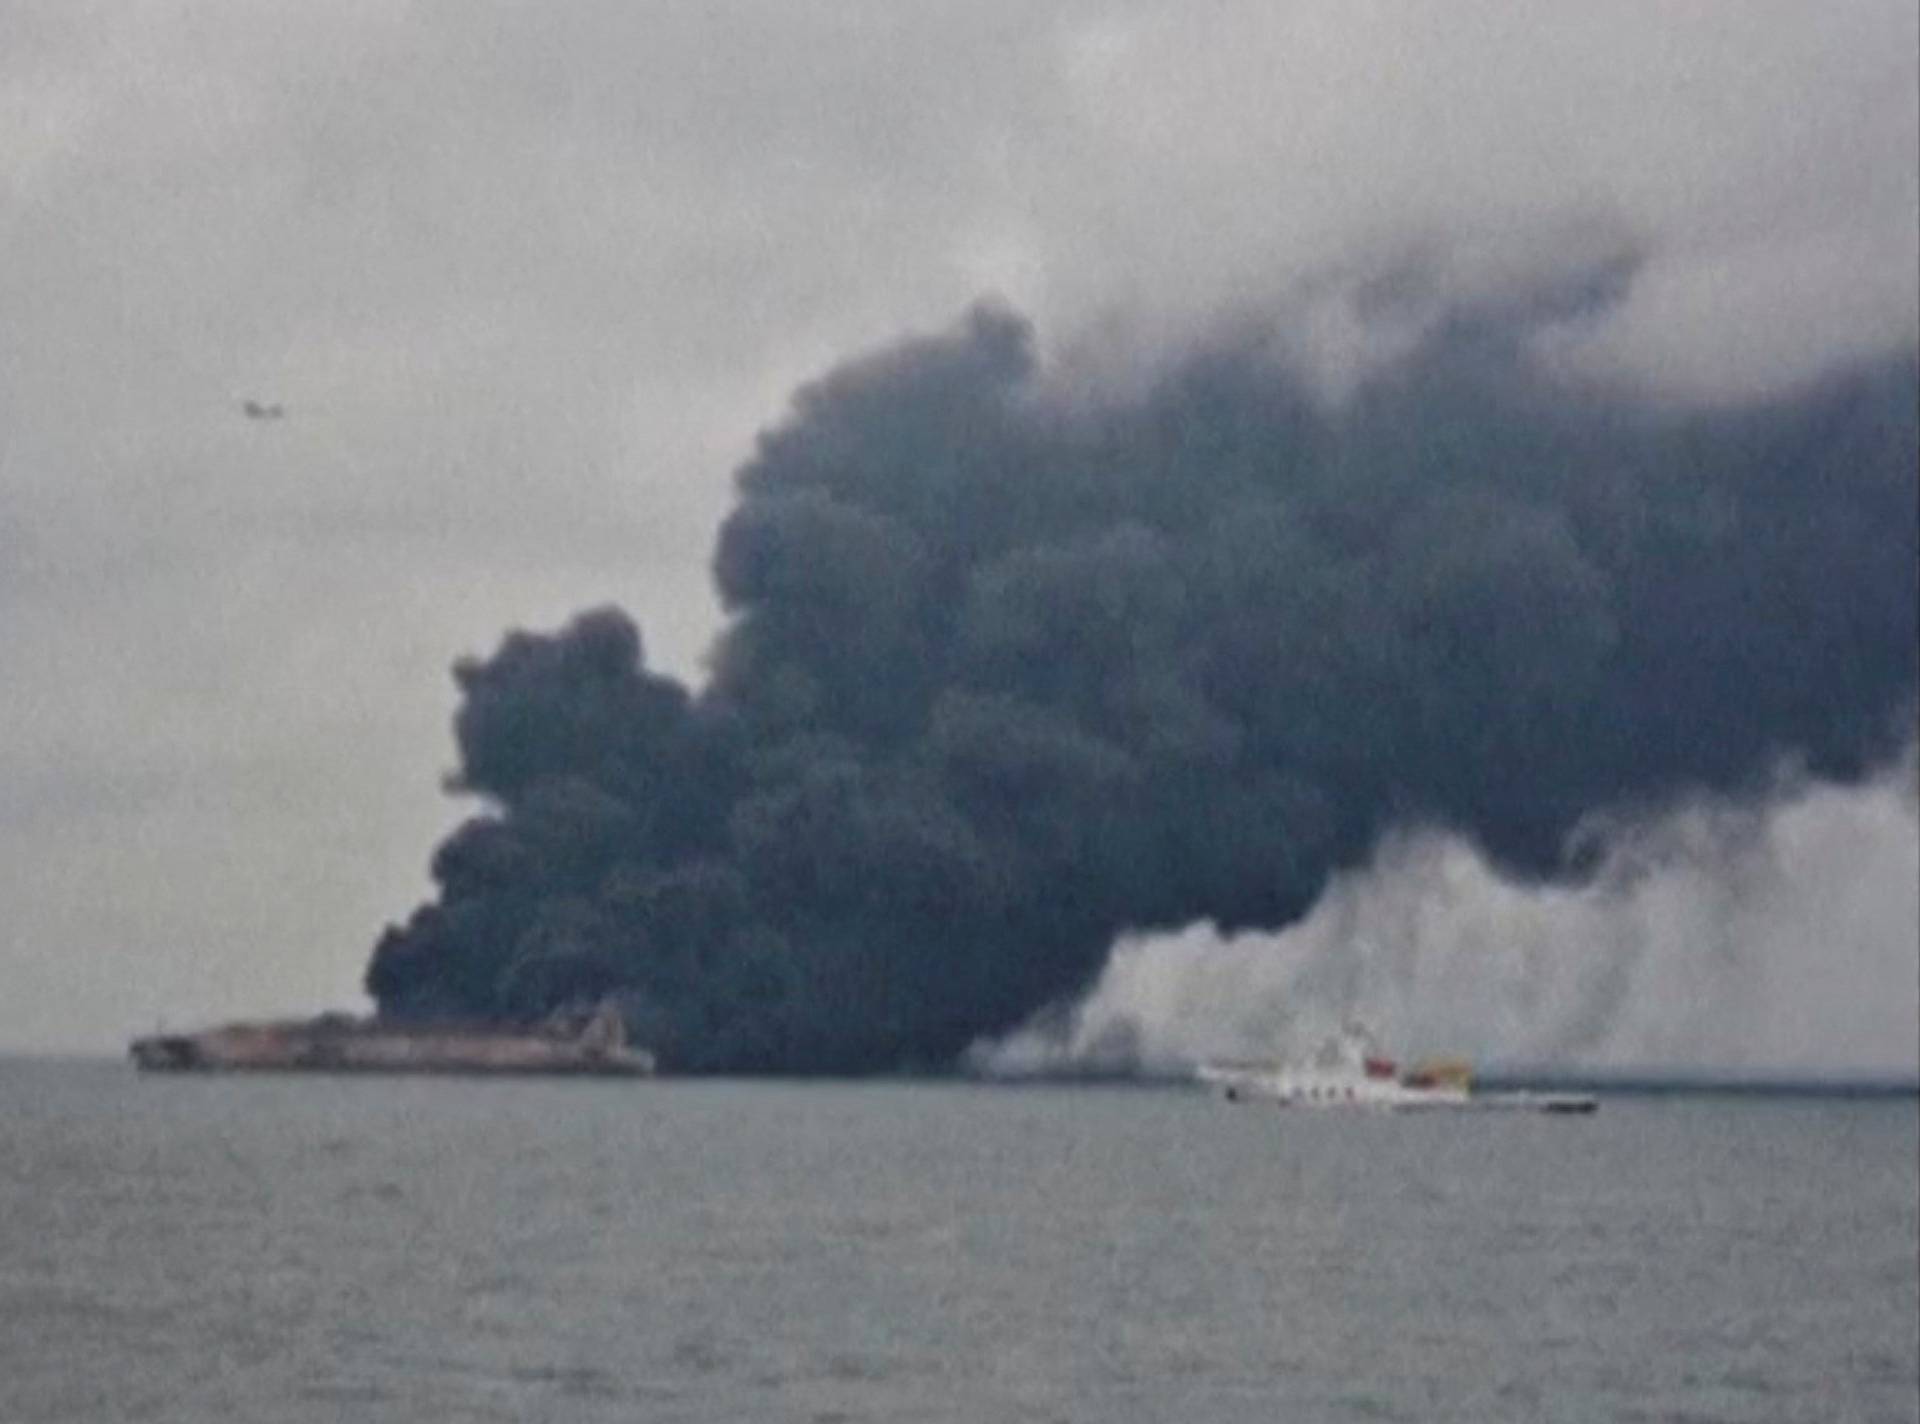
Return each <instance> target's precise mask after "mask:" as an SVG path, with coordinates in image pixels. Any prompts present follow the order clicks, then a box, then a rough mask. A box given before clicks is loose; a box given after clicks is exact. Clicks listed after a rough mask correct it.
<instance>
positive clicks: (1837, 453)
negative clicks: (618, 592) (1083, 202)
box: [367, 284, 1920, 1072]
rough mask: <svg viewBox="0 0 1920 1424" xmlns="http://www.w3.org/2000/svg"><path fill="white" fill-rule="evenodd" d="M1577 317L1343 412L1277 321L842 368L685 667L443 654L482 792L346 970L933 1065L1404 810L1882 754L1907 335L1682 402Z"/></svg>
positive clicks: (1590, 820)
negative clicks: (1226, 330)
mask: <svg viewBox="0 0 1920 1424" xmlns="http://www.w3.org/2000/svg"><path fill="white" fill-rule="evenodd" d="M1603 285H1604V284H1603ZM1575 296H1576V297H1577V298H1578V299H1579V300H1582V301H1588V300H1598V301H1604V300H1606V299H1607V298H1606V296H1605V294H1604V292H1603V293H1602V294H1601V295H1600V296H1598V297H1593V296H1592V295H1591V294H1590V293H1589V294H1581V293H1576V294H1575ZM1561 315H1563V313H1560V312H1559V311H1558V310H1557V308H1556V307H1555V305H1554V304H1553V303H1551V302H1549V303H1546V304H1545V305H1544V306H1542V304H1541V303H1538V302H1535V303H1531V304H1528V303H1518V304H1516V303H1509V304H1507V305H1506V306H1505V307H1500V308H1492V307H1486V306H1483V307H1481V308H1478V309H1471V310H1461V311H1456V312H1455V313H1454V314H1453V315H1452V316H1451V317H1449V318H1447V319H1445V320H1442V321H1439V322H1437V323H1436V324H1435V325H1433V326H1432V327H1431V328H1430V329H1429V331H1428V334H1427V335H1426V337H1425V338H1424V339H1423V340H1422V341H1421V342H1420V344H1419V345H1418V347H1417V349H1416V350H1414V351H1413V352H1412V354H1410V355H1408V356H1406V357H1405V358H1404V359H1401V360H1399V361H1397V362H1396V363H1395V364H1394V365H1393V366H1392V367H1391V368H1390V369H1387V370H1384V371H1381V372H1378V373H1376V374H1375V376H1374V377H1373V378H1372V379H1370V380H1369V381H1367V382H1366V383H1364V384H1363V385H1362V386H1361V387H1360V388H1359V389H1358V390H1357V391H1356V392H1354V393H1352V394H1351V395H1350V397H1349V398H1348V399H1346V400H1345V401H1343V402H1341V403H1339V404H1338V405H1337V406H1336V405H1329V403H1327V402H1326V401H1324V400H1322V399H1319V398H1317V396H1316V395H1315V393H1314V390H1313V387H1312V386H1311V385H1310V384H1309V383H1307V382H1305V381H1304V380H1303V379H1302V378H1301V377H1300V376H1298V375H1297V374H1295V373H1293V372H1291V371H1290V370H1289V368H1288V366H1287V365H1286V363H1285V362H1284V361H1281V360H1279V359H1278V358H1277V357H1276V356H1275V354H1274V351H1275V346H1274V343H1273V341H1272V340H1270V339H1268V340H1262V339H1258V338H1247V339H1242V340H1231V341H1223V342H1220V343H1217V344H1216V345H1215V346H1213V347H1212V348H1211V349H1208V350H1205V351H1202V352H1200V353H1198V354H1195V355H1193V356H1191V357H1189V358H1188V359H1185V360H1184V361H1182V362H1180V363H1179V364H1178V365H1177V366H1175V367H1174V368H1173V369H1171V370H1170V371H1168V372H1167V373H1166V374H1165V375H1164V376H1163V377H1162V378H1160V379H1158V380H1157V381H1156V382H1154V383H1153V384H1152V385H1151V387H1150V388H1149V389H1147V390H1145V391H1144V393H1142V394H1140V395H1138V396H1137V397H1135V398H1131V399H1128V400H1125V401H1120V402H1109V403H1106V404H1097V405H1089V404H1087V403H1085V402H1072V401H1064V400H1061V399H1058V398H1056V397H1054V396H1051V395H1049V394H1048V393H1047V388H1046V384H1045V383H1044V382H1043V381H1042V379H1041V376H1040V373H1039V372H1038V371H1037V370H1036V366H1035V360H1034V357H1033V355H1032V351H1031V344H1030V334H1029V331H1028V329H1027V327H1026V325H1025V324H1024V323H1023V322H1022V321H1021V320H1019V319H1018V318H1016V317H1014V316H1012V315H1009V314H1007V313H1005V312H1002V311H998V310H991V309H981V310H977V311H975V312H974V313H973V314H972V315H971V316H970V317H969V318H968V319H967V320H965V321H964V322H963V323H962V324H961V325H960V326H959V328H958V329H957V330H955V331H952V332H950V333H948V334H946V335H942V336H938V337H934V338H931V339H921V340H913V341H908V342H906V343H904V344H902V345H899V346H896V347H894V348H892V349H890V350H886V351H883V352H881V353H879V354H878V355H875V356H871V357H868V358H866V359H863V360H859V361H856V362H854V363H852V364H849V365H847V366H844V367H842V368H841V369H839V370H836V371H834V372H832V373H830V374H829V375H827V376H826V377H825V378H824V379H822V380H820V381H819V382H817V383H815V384H813V385H810V386H808V387H806V388H804V389H803V390H801V391H800V392H799V394H798V396H797V397H796V400H795V403H794V408H793V410H792V412H791V414H790V415H789V417H788V418H787V419H786V420H785V421H783V422H782V423H781V424H779V425H777V426H776V427H774V428H773V429H771V430H769V431H768V432H767V433H765V434H764V435H763V436H762V437H761V439H760V441H759V445H758V450H757V453H756V454H755V455H754V457H753V458H752V459H751V460H750V461H749V462H748V463H747V464H746V465H745V467H744V468H743V469H742V470H741V471H740V472H739V476H738V483H739V494H740V500H739V506H738V508H737V509H736V510H735V511H734V512H733V514H732V516H731V517H730V518H729V519H728V520H727V521H726V523H725V526H724V527H723V528H722V530H721V532H720V536H719V542H718V547H717V550H716V552H715V555H714V574H715V578H716V580H717V583H718V587H719V592H720V595H721V597H722V599H723V601H724V605H725V608H726V610H727V612H728V614H729V615H730V621H729V623H728V626H727V628H726V630H725V632H724V633H723V635H722V636H721V637H720V639H719V641H718V643H717V645H716V647H715V649H714V651H713V654H712V664H711V680H710V682H709V684H708V685H707V686H706V687H705V688H704V689H702V690H701V691H699V692H697V693H694V692H690V691H689V690H688V689H686V688H685V687H683V686H681V685H680V684H678V683H676V682H674V681H673V680H671V679H669V678H666V677H662V676H660V675H658V674H655V673H651V672H649V671H647V670H646V667H645V663H644V660H643V658H642V653H641V641H640V635H639V633H638V631H637V630H636V629H635V627H634V625H633V623H632V622H631V621H630V620H629V619H628V618H627V617H626V615H624V614H623V613H621V612H619V611H617V610H614V609H602V610H598V611H595V612H590V613H586V614H582V615H581V616H580V617H578V618H577V619H576V620H575V621H574V622H573V623H572V624H570V625H569V626H568V627H566V628H565V629H563V630H561V631H560V632H558V633H554V634H533V633H524V632H520V633H514V634H512V635H510V636H509V637H508V638H507V639H506V640H505V641H504V642H503V643H502V644H501V646H500V648H499V650H498V651H497V652H495V653H494V655H493V656H492V657H490V658H486V659H484V660H470V661H463V662H461V663H460V664H458V665H457V666H456V668H455V677H456V679H457V681H458V683H459V686H460V689H461V693H462V699H463V700H462V703H461V706H460V709H459V713H458V717H457V720H456V732H457V737H458V743H459V752H460V770H459V772H458V774H457V776H456V777H455V778H454V779H453V784H454V786H455V788H456V789H458V790H459V791H462V792H464V793H468V794H471V795H473V796H475V797H477V798H479V799H480V802H481V804H482V806H483V807H484V808H485V809H484V810H483V811H482V813H481V814H479V815H477V816H476V817H475V818H474V819H472V820H470V821H468V822H467V823H466V824H465V825H464V826H463V827H461V828H460V829H459V830H458V831H456V832H455V833H454V834H453V835H452V836H451V837H450V838H449V839H448V840H447V841H446V843H445V844H444V845H442V846H441V847H440V849H439V851H438V852H437V854H436V855H435V857H434V861H433V874H434V878H435V880H436V881H437V883H438V886H439V891H438V895H437V897H436V898H435V900H434V901H433V902H432V903H430V904H428V905H425V906H423V907H422V908H420V909H419V910H417V911H416V912H415V913H414V915H413V916H412V918H411V919H409V920H408V921H407V923H406V924H405V926H404V927H391V928H389V929H388V930H387V932H386V934H385V935H384V936H383V937H382V939H381V940H380V943H379V945H378V947H377V948H376V950H375V952H374V955H373V959H372V963H371V965H370V966H369V968H368V971H367V987H368V989H369V991H370V992H371V993H372V994H373V995H374V997H375V998H376V999H377V1001H378V1003H379V1006H380V1009H381V1011H382V1012H383V1013H384V1014H387V1015H390V1016H393V1017H395V1018H400V1019H408V1018H422V1017H436V1016H461V1017H473V1016H483V1017H489V1018H498V1019H506V1020H524V1019H532V1018H535V1017H539V1016H541V1015H544V1014H547V1013H549V1012H551V1011H552V1010H554V1009H555V1008H556V1007H563V1006H565V1005H568V1004H570V1003H575V1002H580V1001H585V1000H591V999H597V998H601V997H604V996H607V995H616V996H617V997H618V1001H619V1002H620V1003H621V1004H623V1005H624V1007H625V1012H626V1013H627V1015H628V1018H629V1020H630V1023H631V1025H632V1028H633V1030H634V1033H635V1035H636V1036H637V1037H638V1039H639V1040H640V1041H643V1042H646V1043H648V1044H650V1045H652V1046H653V1047H655V1048H656V1049H657V1050H658V1052H659V1053H660V1054H661V1056H662V1058H663V1060H664V1061H665V1063H666V1064H667V1065H669V1066H671V1067H674V1068H677V1069H680V1070H683V1071H735V1070H737V1071H808V1072H849V1071H851V1072H859V1071H869V1070H876V1069H891V1068H902V1067H908V1068H911V1067H936V1066H939V1065H942V1064H946V1063H949V1062H951V1061H952V1060H953V1059H954V1058H955V1057H956V1056H957V1055H958V1054H959V1053H960V1052H961V1051H962V1050H963V1049H964V1048H965V1047H966V1046H967V1045H968V1044H969V1043H971V1042H972V1041H973V1040H975V1039H976V1038H978V1037H980V1036H982V1035H988V1034H997V1033H1002V1032H1005V1031H1007V1030H1009V1029H1011V1028H1013V1027H1014V1026H1016V1025H1017V1024H1019V1023H1020V1022H1022V1021H1023V1020H1025V1019H1027V1018H1028V1017H1030V1016H1031V1015H1032V1014H1034V1013H1035V1012H1036V1011H1037V1010H1040V1009H1042V1008H1044V1007H1046V1006H1049V1005H1052V1004H1056V1003H1059V1002H1060V1001H1062V1000H1063V999H1064V998H1066V997H1068V996H1071V995H1074V994H1075V993H1076V992H1077V991H1080V990H1082V989H1084V988H1085V987H1086V986H1087V985H1088V983H1089V982H1090V980H1091V979H1092V977H1093V976H1094V975H1095V974H1096V973H1097V971H1098V970H1099V968H1100V967H1101V964H1102V961H1103V959H1104V957H1105V954H1106V952H1107V949H1108V946H1109V945H1110V943H1111V942H1112V940H1113V938H1114V936H1115V934H1116V933H1117V932H1118V931H1121V930H1123V929H1143V928H1152V927H1169V926H1177V925H1182V924H1185V923H1188V922H1190V921H1193V920H1196V919H1199V918H1203V917H1204V918H1211V919H1213V920H1216V921H1218V922H1219V923H1220V924H1221V925H1222V926H1223V927H1227V928H1234V927H1248V926H1266V927H1277V926H1281V925H1284V924H1286V923H1287V922H1289V921H1291V920H1293V919H1295V918H1297V917H1299V916H1300V915H1301V914H1302V913H1303V912H1304V911H1306V909H1307V908H1308V907H1310V906H1311V905H1312V904H1313V903H1314V900H1315V898H1316V896H1318V895H1319V893H1320V891H1321V889H1322V887H1323V886H1324V885H1325V884H1326V883H1327V879H1328V876H1329V874H1330V873H1331V872H1333V871H1334V870H1336V869H1338V868H1340V867H1344V866H1349V865H1352V864H1354V863H1356V862H1358V861H1360V860H1362V859H1364V858H1365V857H1366V856H1367V854H1368V853H1369V850H1370V849H1371V848H1372V847H1373V846H1374V844H1375V843H1376V841H1377V840H1378V839H1379V837H1380V836H1381V834H1382V833H1383V832H1384V831H1386V830H1387V829H1389V828H1390V827H1394V826H1396V825H1404V824H1407V823H1410V822H1419V823H1426V824H1432V825H1439V826H1444V827H1448V828H1452V829H1454V830H1456V831H1459V832H1461V833H1463V834H1465V835H1467V836H1469V837H1471V838H1472V839H1473V840H1474V841H1475V842H1477V843H1478V844H1479V845H1480V846H1481V847H1482V848H1483V849H1484V850H1485V851H1486V852H1487V853H1488V854H1489V855H1490V856H1491V857H1492V858H1493V860H1494V861H1495V863H1496V864H1498V865H1499V866H1501V867H1502V868H1503V869H1505V870H1506V871H1508V872H1509V873H1512V874H1516V875H1523V876H1552V875H1577V874H1579V873H1580V870H1581V866H1582V864H1583V860H1584V861H1590V860H1591V857H1592V852H1593V847H1592V846H1591V845H1588V846H1586V847H1585V851H1584V853H1583V849H1582V844H1581V842H1582V836H1581V835H1580V834H1577V833H1579V832H1581V831H1582V828H1583V827H1587V826H1590V825H1592V824H1594V821H1595V813H1599V812H1632V811H1635V810H1643V809H1653V808H1656V807H1658V806H1659V805H1660V804H1661V803H1664V802H1667V801H1670V800H1672V799H1674V798H1676V797H1679V796H1682V795H1685V794H1689V793H1692V792H1695V791H1700V790H1711V791H1713V792H1716V793H1720V794H1723V795H1733V796H1739V795H1742V794H1745V793H1753V794H1759V793H1760V791H1761V790H1762V789H1763V788H1764V786H1765V785H1766V784H1767V782H1768V780H1769V778H1770V777H1772V776H1774V775H1775V774H1777V771H1778V768H1779V767H1780V765H1781V764H1782V762H1783V760H1784V761H1786V762H1789V763H1792V764H1794V765H1797V766H1799V767H1801V768H1803V769H1804V770H1805V771H1806V772H1807V773H1809V774H1811V775H1813V776H1817V777H1823V778H1830V779H1836V780H1842V781H1845V780H1849V779H1854V778H1858V777H1860V776H1861V775H1862V774H1863V773H1865V772H1866V771H1868V770H1870V769H1871V768H1872V767H1873V766H1874V765H1875V764H1876V763H1878V762H1880V761H1882V760H1883V759H1884V758H1886V757H1887V756H1889V755H1892V754H1895V753H1897V752H1898V751H1899V750H1900V749H1901V747H1903V746H1904V744H1905V743H1906V741H1907V740H1908V739H1909V738H1910V737H1911V735H1912V728H1913V709H1914V704H1915V692H1916V661H1917V657H1916V643H1917V641H1920V637H1917V635H1920V629H1917V628H1916V619H1917V613H1916V610H1917V609H1920V533H1917V529H1916V526H1917V524H1920V520H1917V518H1916V504H1915V499H1916V474H1915V471H1916V460H1917V459H1920V421H1917V419H1916V391H1917V390H1920V371H1917V370H1916V363H1915V359H1914V357H1913V356H1912V355H1902V356H1900V357H1898V358H1894V359H1889V360H1885V361H1881V362H1877V363H1872V364H1868V365H1864V366H1861V367H1859V368H1856V369H1853V370H1851V371H1849V372H1846V373H1844V374H1841V375H1838V376H1834V377H1832V378H1830V379H1828V380H1827V381H1825V382H1824V383H1823V384H1820V385H1819V386H1818V387H1816V388H1811V389H1806V390H1803V391H1800V392H1798V393H1796V394H1794V395H1793V396H1791V397H1790V398H1775V399H1771V400H1767V401H1764V402H1757V403H1750V404H1747V405H1745V406H1742V407H1739V408H1717V409H1711V410H1701V409H1698V408H1694V409H1686V410H1680V409H1670V408H1662V407H1659V406H1657V405H1654V404H1650V403H1648V402H1646V401H1642V400H1636V399H1631V398H1627V397H1624V396H1621V395H1618V394H1613V395H1608V394H1596V393H1595V392H1594V391H1593V390H1592V389H1590V388H1588V389H1584V390H1578V389H1569V388H1568V387H1567V386H1566V385H1564V384H1561V383H1556V382H1555V381H1553V380H1551V379H1549V378H1548V377H1546V376H1544V375H1542V374H1541V373H1540V372H1539V371H1538V369H1537V368H1536V365H1535V364H1534V363H1533V362H1532V361H1531V360H1530V359H1529V356H1528V352H1529V350H1530V349H1531V343H1532V338H1533V336H1534V335H1535V334H1536V330H1537V328H1538V326H1539V325H1540V323H1542V322H1547V321H1552V320H1557V319H1560V316H1561Z"/></svg>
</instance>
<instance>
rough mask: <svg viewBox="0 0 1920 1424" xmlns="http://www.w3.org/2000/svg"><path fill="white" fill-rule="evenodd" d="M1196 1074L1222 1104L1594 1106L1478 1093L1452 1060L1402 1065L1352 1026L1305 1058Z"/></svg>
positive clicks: (1540, 1096) (1467, 1069)
mask: <svg viewBox="0 0 1920 1424" xmlns="http://www.w3.org/2000/svg"><path fill="white" fill-rule="evenodd" d="M1195 1075H1196V1076H1197V1077H1198V1078H1199V1079H1200V1081H1201V1082H1203V1083H1207V1084H1210V1085H1212V1086H1213V1087H1215V1088H1217V1089H1218V1090H1219V1092H1220V1094H1221V1096H1222V1097H1224V1098H1226V1099H1227V1101H1228V1102H1265V1103H1272V1104H1274V1105H1276V1106H1279V1107H1302V1108H1377V1109H1384V1110H1387V1111H1390V1112H1417V1111H1422V1110H1426V1109H1433V1108H1523V1109H1531V1110H1533V1111H1536V1112H1557V1113H1590V1112H1592V1111H1594V1110H1595V1109H1596V1108H1597V1107H1598V1106H1599V1103H1598V1101H1597V1100H1595V1099H1594V1098H1591V1097H1588V1096H1586V1095H1585V1094H1579V1093H1478V1092H1475V1091H1474V1088H1473V1069H1472V1066H1471V1065H1470V1064H1467V1063H1464V1062H1461V1061H1460V1060H1458V1059H1451V1058H1447V1059H1434V1060H1431V1061H1428V1062H1424V1063H1418V1064H1415V1065H1413V1066H1412V1067H1409V1068H1402V1067H1401V1066H1400V1064H1398V1063H1396V1062H1395V1061H1394V1060H1393V1059H1391V1058H1388V1057H1386V1056H1385V1055H1384V1054H1382V1053H1381V1052H1380V1051H1379V1050H1378V1049H1377V1048H1375V1047H1374V1044H1373V1039H1372V1037H1371V1036H1370V1035H1369V1034H1368V1033H1367V1032H1366V1030H1365V1029H1362V1028H1359V1027H1358V1026H1354V1025H1349V1026H1348V1027H1347V1029H1346V1030H1345V1031H1344V1032H1342V1033H1340V1034H1339V1035H1337V1036H1335V1037H1334V1038H1331V1039H1329V1040H1327V1042H1325V1043H1324V1044H1322V1045H1321V1046H1320V1048H1319V1050H1318V1051H1317V1052H1316V1053H1315V1054H1314V1055H1313V1056H1312V1057H1311V1058H1309V1059H1306V1060H1304V1061H1300V1062H1286V1061H1278V1062H1219V1063H1203V1064H1201V1065H1200V1066H1199V1067H1198V1068H1197V1069H1196V1070H1195Z"/></svg>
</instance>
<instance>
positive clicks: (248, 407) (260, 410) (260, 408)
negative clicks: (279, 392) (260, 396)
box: [240, 400, 287, 420]
mask: <svg viewBox="0 0 1920 1424" xmlns="http://www.w3.org/2000/svg"><path fill="white" fill-rule="evenodd" d="M240 413H241V414H242V415H244V416H246V418H247V419H248V420H284V419H285V418H286V414H287V408H286V407H285V406H283V405H281V404H280V403H279V402H278V401H275V402H274V403H273V404H272V405H263V404H262V403H261V402H259V401H257V400H243V401H241V402H240Z"/></svg>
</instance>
